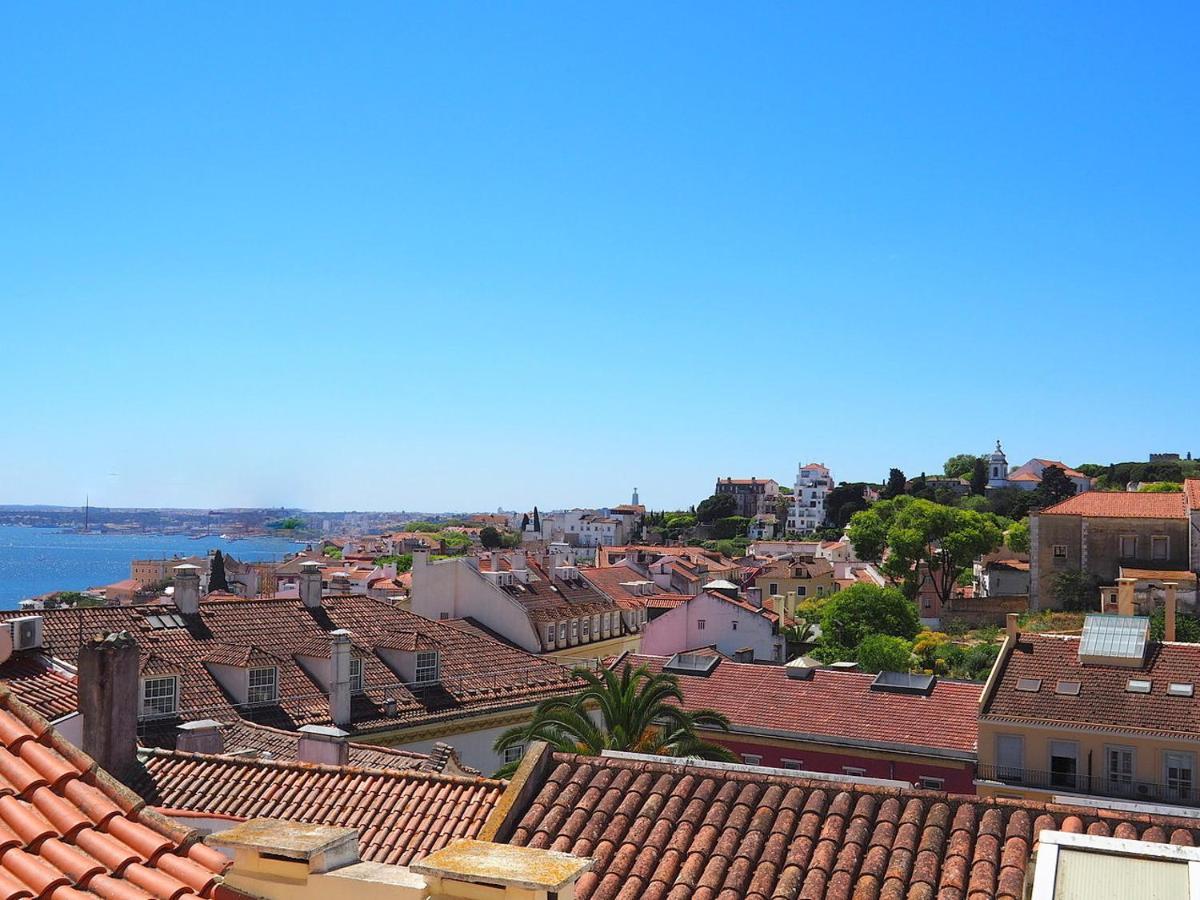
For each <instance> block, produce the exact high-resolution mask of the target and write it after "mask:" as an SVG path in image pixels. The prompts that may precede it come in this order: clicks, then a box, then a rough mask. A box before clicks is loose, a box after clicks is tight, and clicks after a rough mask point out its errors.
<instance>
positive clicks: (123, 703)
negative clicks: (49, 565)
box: [78, 567, 194, 779]
mask: <svg viewBox="0 0 1200 900" xmlns="http://www.w3.org/2000/svg"><path fill="white" fill-rule="evenodd" d="M193 568H194V567H193ZM193 577H194V576H193ZM138 675H139V672H138V647H137V642H136V641H134V639H133V637H132V636H131V635H130V634H129V632H128V631H118V632H115V633H103V634H97V635H95V636H93V637H92V638H90V639H89V640H87V641H85V642H84V644H83V646H82V647H80V648H79V689H78V690H79V708H80V710H82V711H83V750H84V752H85V753H87V754H88V755H89V756H91V757H92V758H93V759H94V760H96V762H98V763H99V764H100V766H101V768H103V769H105V770H107V771H108V772H109V773H110V774H111V775H113V776H115V777H116V778H118V779H119V778H122V777H125V776H127V775H128V773H129V771H130V769H131V768H132V767H133V764H134V762H135V760H136V758H137V727H138Z"/></svg>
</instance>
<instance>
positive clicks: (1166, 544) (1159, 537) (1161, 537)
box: [1150, 534, 1171, 562]
mask: <svg viewBox="0 0 1200 900" xmlns="http://www.w3.org/2000/svg"><path fill="white" fill-rule="evenodd" d="M1160 542H1161V543H1162V544H1163V552H1162V555H1159V554H1158V553H1157V552H1156V550H1155V547H1156V546H1157V545H1158V544H1159V543H1160ZM1150 558H1151V559H1153V560H1158V561H1159V562H1165V561H1166V560H1168V559H1170V558H1171V536H1170V535H1169V534H1152V535H1150Z"/></svg>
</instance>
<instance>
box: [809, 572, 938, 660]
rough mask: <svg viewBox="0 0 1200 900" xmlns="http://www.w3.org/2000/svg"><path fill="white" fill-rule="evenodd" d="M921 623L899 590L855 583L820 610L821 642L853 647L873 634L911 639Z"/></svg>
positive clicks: (911, 604)
mask: <svg viewBox="0 0 1200 900" xmlns="http://www.w3.org/2000/svg"><path fill="white" fill-rule="evenodd" d="M920 627H921V621H920V619H919V617H918V616H917V608H916V606H914V605H913V603H912V601H911V600H909V599H908V598H907V597H905V596H904V594H903V593H901V592H900V591H899V590H898V589H897V588H894V587H879V586H878V585H874V584H853V585H851V586H850V587H848V588H846V589H845V590H844V591H838V592H837V593H836V594H834V595H833V597H831V598H830V599H829V600H828V601H827V602H826V603H825V604H824V606H822V607H821V637H822V640H824V641H826V642H828V643H830V644H834V645H836V646H839V647H847V648H854V647H857V646H858V645H859V644H861V643H862V642H863V641H864V640H865V639H866V638H868V637H870V636H871V635H873V634H886V635H890V636H892V637H900V638H905V639H907V640H911V639H912V638H913V637H914V636H915V635H916V633H917V631H919V630H920Z"/></svg>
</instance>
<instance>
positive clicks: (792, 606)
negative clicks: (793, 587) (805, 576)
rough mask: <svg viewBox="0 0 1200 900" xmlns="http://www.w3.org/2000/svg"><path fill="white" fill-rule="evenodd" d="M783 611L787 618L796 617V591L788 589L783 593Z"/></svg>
mask: <svg viewBox="0 0 1200 900" xmlns="http://www.w3.org/2000/svg"><path fill="white" fill-rule="evenodd" d="M783 611H784V613H785V614H786V615H787V617H788V618H789V619H794V618H796V592H795V591H788V592H787V593H786V594H784V595H783Z"/></svg>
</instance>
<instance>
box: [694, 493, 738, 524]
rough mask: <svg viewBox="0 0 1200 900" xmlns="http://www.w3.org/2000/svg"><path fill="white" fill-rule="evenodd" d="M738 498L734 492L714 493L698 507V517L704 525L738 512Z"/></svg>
mask: <svg viewBox="0 0 1200 900" xmlns="http://www.w3.org/2000/svg"><path fill="white" fill-rule="evenodd" d="M737 508H738V506H737V498H735V497H734V496H733V494H713V495H712V496H711V497H709V498H708V499H707V500H701V501H700V505H699V506H697V507H696V518H697V519H698V520H699V521H700V522H701V523H702V524H704V525H708V524H711V523H712V522H715V521H717V519H727V518H729V517H730V516H732V515H736V514H737Z"/></svg>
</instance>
